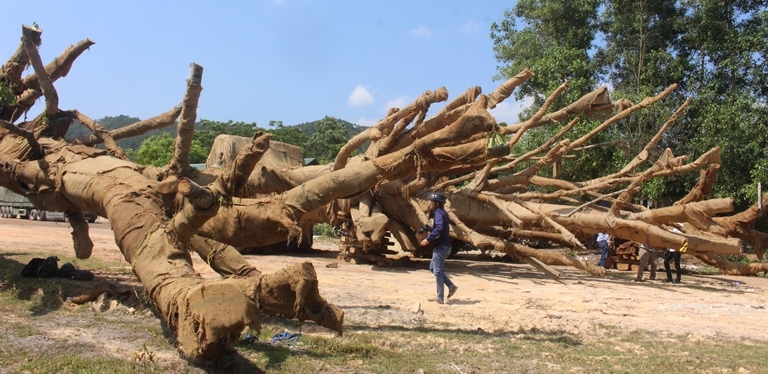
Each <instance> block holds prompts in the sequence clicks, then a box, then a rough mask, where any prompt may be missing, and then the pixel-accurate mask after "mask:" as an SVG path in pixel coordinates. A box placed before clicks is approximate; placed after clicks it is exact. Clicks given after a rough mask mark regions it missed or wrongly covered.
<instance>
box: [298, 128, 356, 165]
mask: <svg viewBox="0 0 768 374" xmlns="http://www.w3.org/2000/svg"><path fill="white" fill-rule="evenodd" d="M347 139H348V138H347V128H346V126H345V125H344V122H342V121H341V120H340V119H338V118H335V117H330V116H325V117H324V118H323V119H322V120H320V121H319V122H318V123H317V131H316V132H315V133H314V134H312V136H311V137H310V138H309V140H308V141H307V142H306V147H305V152H306V156H308V157H315V158H317V159H318V161H320V163H321V164H325V163H329V162H331V161H332V160H333V159H334V158H335V157H336V155H337V154H338V153H339V150H340V149H341V147H342V146H344V144H346V143H347Z"/></svg>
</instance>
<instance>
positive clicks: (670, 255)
mask: <svg viewBox="0 0 768 374" xmlns="http://www.w3.org/2000/svg"><path fill="white" fill-rule="evenodd" d="M670 261H675V271H676V273H677V278H676V279H675V280H674V282H675V283H680V277H681V271H682V270H681V269H680V251H677V250H674V249H672V248H667V251H666V252H664V270H665V271H666V272H667V282H672V270H671V269H670V268H669V263H670Z"/></svg>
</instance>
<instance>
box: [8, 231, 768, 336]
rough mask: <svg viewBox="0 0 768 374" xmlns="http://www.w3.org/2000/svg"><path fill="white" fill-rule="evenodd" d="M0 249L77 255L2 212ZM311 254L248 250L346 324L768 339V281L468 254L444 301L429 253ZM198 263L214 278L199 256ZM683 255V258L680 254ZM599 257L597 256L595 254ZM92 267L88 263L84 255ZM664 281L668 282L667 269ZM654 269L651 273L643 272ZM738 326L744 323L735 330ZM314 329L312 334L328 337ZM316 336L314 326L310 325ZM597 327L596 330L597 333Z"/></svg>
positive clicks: (107, 238)
mask: <svg viewBox="0 0 768 374" xmlns="http://www.w3.org/2000/svg"><path fill="white" fill-rule="evenodd" d="M0 233H1V234H0V235H2V236H1V238H2V240H1V243H2V244H1V245H0V252H8V253H10V252H16V253H19V252H34V253H45V254H49V255H63V256H68V257H70V258H71V257H72V256H73V254H74V252H73V250H72V249H71V236H70V230H69V226H68V224H66V223H63V222H61V223H53V222H32V221H26V220H14V219H0ZM90 234H91V237H92V239H93V241H94V244H95V248H94V252H93V258H96V259H102V260H108V261H116V262H120V261H122V264H124V265H125V266H126V267H127V266H128V264H127V262H125V261H124V260H123V259H122V255H121V254H120V252H119V250H118V249H117V246H116V245H115V243H114V237H113V234H112V231H111V229H110V228H109V223H108V222H105V221H104V220H103V219H101V218H100V220H99V221H98V222H97V223H96V224H92V225H91V231H90ZM315 248H316V249H317V251H314V252H313V253H309V254H289V255H284V256H274V255H260V256H255V255H249V256H247V258H248V261H250V262H251V263H252V264H254V265H255V266H256V267H257V268H258V269H259V270H261V271H262V272H274V271H277V270H279V269H281V268H283V267H285V266H287V265H291V264H294V263H297V262H301V261H311V262H312V263H313V264H314V266H315V269H316V270H317V273H318V276H319V279H320V291H321V294H322V295H323V296H324V297H325V298H326V299H328V300H329V301H331V302H333V303H335V304H337V305H339V306H340V307H341V308H343V309H344V310H345V313H346V317H345V325H346V328H348V329H350V330H353V331H354V330H355V327H356V326H360V327H362V326H365V327H366V328H370V327H381V326H402V327H417V326H425V327H440V328H447V329H464V330H478V329H482V330H484V331H487V332H502V331H505V332H510V331H530V330H534V329H536V330H543V331H560V332H565V333H572V334H578V335H582V336H585V337H588V336H590V335H593V334H594V335H597V336H600V335H603V334H600V332H604V330H605V329H606V328H607V326H612V327H610V328H616V327H618V328H620V329H621V330H623V331H633V330H636V329H639V330H647V331H651V332H654V333H659V334H660V335H661V336H665V335H666V336H671V335H687V336H689V337H690V338H694V339H696V338H701V339H706V338H711V337H717V336H720V337H727V338H735V339H741V338H751V339H757V340H768V309H766V303H767V302H768V279H766V278H760V277H734V276H721V275H696V274H684V275H683V283H682V284H681V285H673V284H668V283H662V282H659V281H655V282H650V281H649V282H644V283H635V282H633V281H632V279H633V278H634V275H635V274H634V273H632V272H620V271H616V270H612V271H609V274H608V275H607V276H606V277H604V278H598V277H594V276H591V275H589V274H587V273H584V272H581V271H579V270H577V269H573V268H569V267H556V268H557V269H558V270H560V271H561V272H562V275H561V277H560V279H558V280H553V279H551V278H548V277H547V276H545V275H544V274H542V273H540V272H538V271H537V270H536V269H534V268H533V267H531V266H529V265H525V264H510V263H501V262H489V261H477V260H478V255H477V254H474V253H472V252H470V253H462V254H459V255H458V257H457V258H456V259H450V260H448V264H447V266H446V272H447V273H448V274H449V276H450V277H451V278H452V279H453V281H454V282H455V283H456V284H457V285H458V286H459V290H458V292H457V294H456V296H455V297H454V298H452V299H450V300H449V302H448V303H447V304H445V305H439V304H436V303H430V302H429V301H428V299H429V298H431V297H433V296H434V293H435V281H434V277H433V275H432V274H431V273H430V272H429V271H428V270H427V267H428V260H426V259H413V260H412V261H411V263H410V265H409V266H406V267H375V266H371V265H354V264H350V263H346V262H343V261H337V260H336V254H337V252H336V249H337V248H338V245H337V244H336V243H334V242H333V241H332V240H324V241H320V240H318V241H317V242H316V244H315ZM193 258H194V262H195V267H196V269H198V271H199V272H200V273H201V275H203V276H204V277H206V278H215V277H217V275H216V274H215V273H213V272H212V271H211V270H210V269H209V268H208V267H207V266H206V265H205V264H204V263H203V262H202V261H201V260H200V259H199V258H197V257H196V256H194V255H193ZM683 259H684V262H685V257H684V258H683ZM590 261H596V256H593V257H591V258H590ZM78 264H79V266H80V267H81V268H84V269H87V268H88V261H79V262H78ZM659 265H660V266H659V268H660V270H661V272H660V273H659V274H658V275H657V278H658V279H664V278H665V275H663V266H661V264H659ZM647 277H648V273H647V272H646V278H647ZM738 327H740V328H738ZM320 330H321V329H319V328H317V329H316V333H319V334H324V333H327V332H324V331H320ZM304 332H305V333H311V327H305V330H304ZM595 333H597V334H595Z"/></svg>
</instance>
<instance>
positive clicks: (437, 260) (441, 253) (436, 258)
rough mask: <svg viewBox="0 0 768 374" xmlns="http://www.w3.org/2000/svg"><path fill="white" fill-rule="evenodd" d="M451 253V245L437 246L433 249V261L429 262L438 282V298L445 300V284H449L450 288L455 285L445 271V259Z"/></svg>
mask: <svg viewBox="0 0 768 374" xmlns="http://www.w3.org/2000/svg"><path fill="white" fill-rule="evenodd" d="M450 254H451V247H449V246H437V247H435V249H434V250H432V262H430V263H429V270H432V273H433V274H435V281H436V282H437V299H438V300H440V301H443V300H445V298H444V297H443V296H444V295H445V291H444V290H443V288H445V287H444V286H448V289H451V288H453V287H455V285H454V284H453V282H451V280H450V279H449V278H448V275H447V274H445V272H444V271H443V267H444V266H445V260H446V259H447V258H448V256H449V255H450Z"/></svg>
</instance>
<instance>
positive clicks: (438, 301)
mask: <svg viewBox="0 0 768 374" xmlns="http://www.w3.org/2000/svg"><path fill="white" fill-rule="evenodd" d="M429 301H431V302H433V303H438V304H444V303H443V300H440V299H438V298H436V297H433V298H431V299H429Z"/></svg>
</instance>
